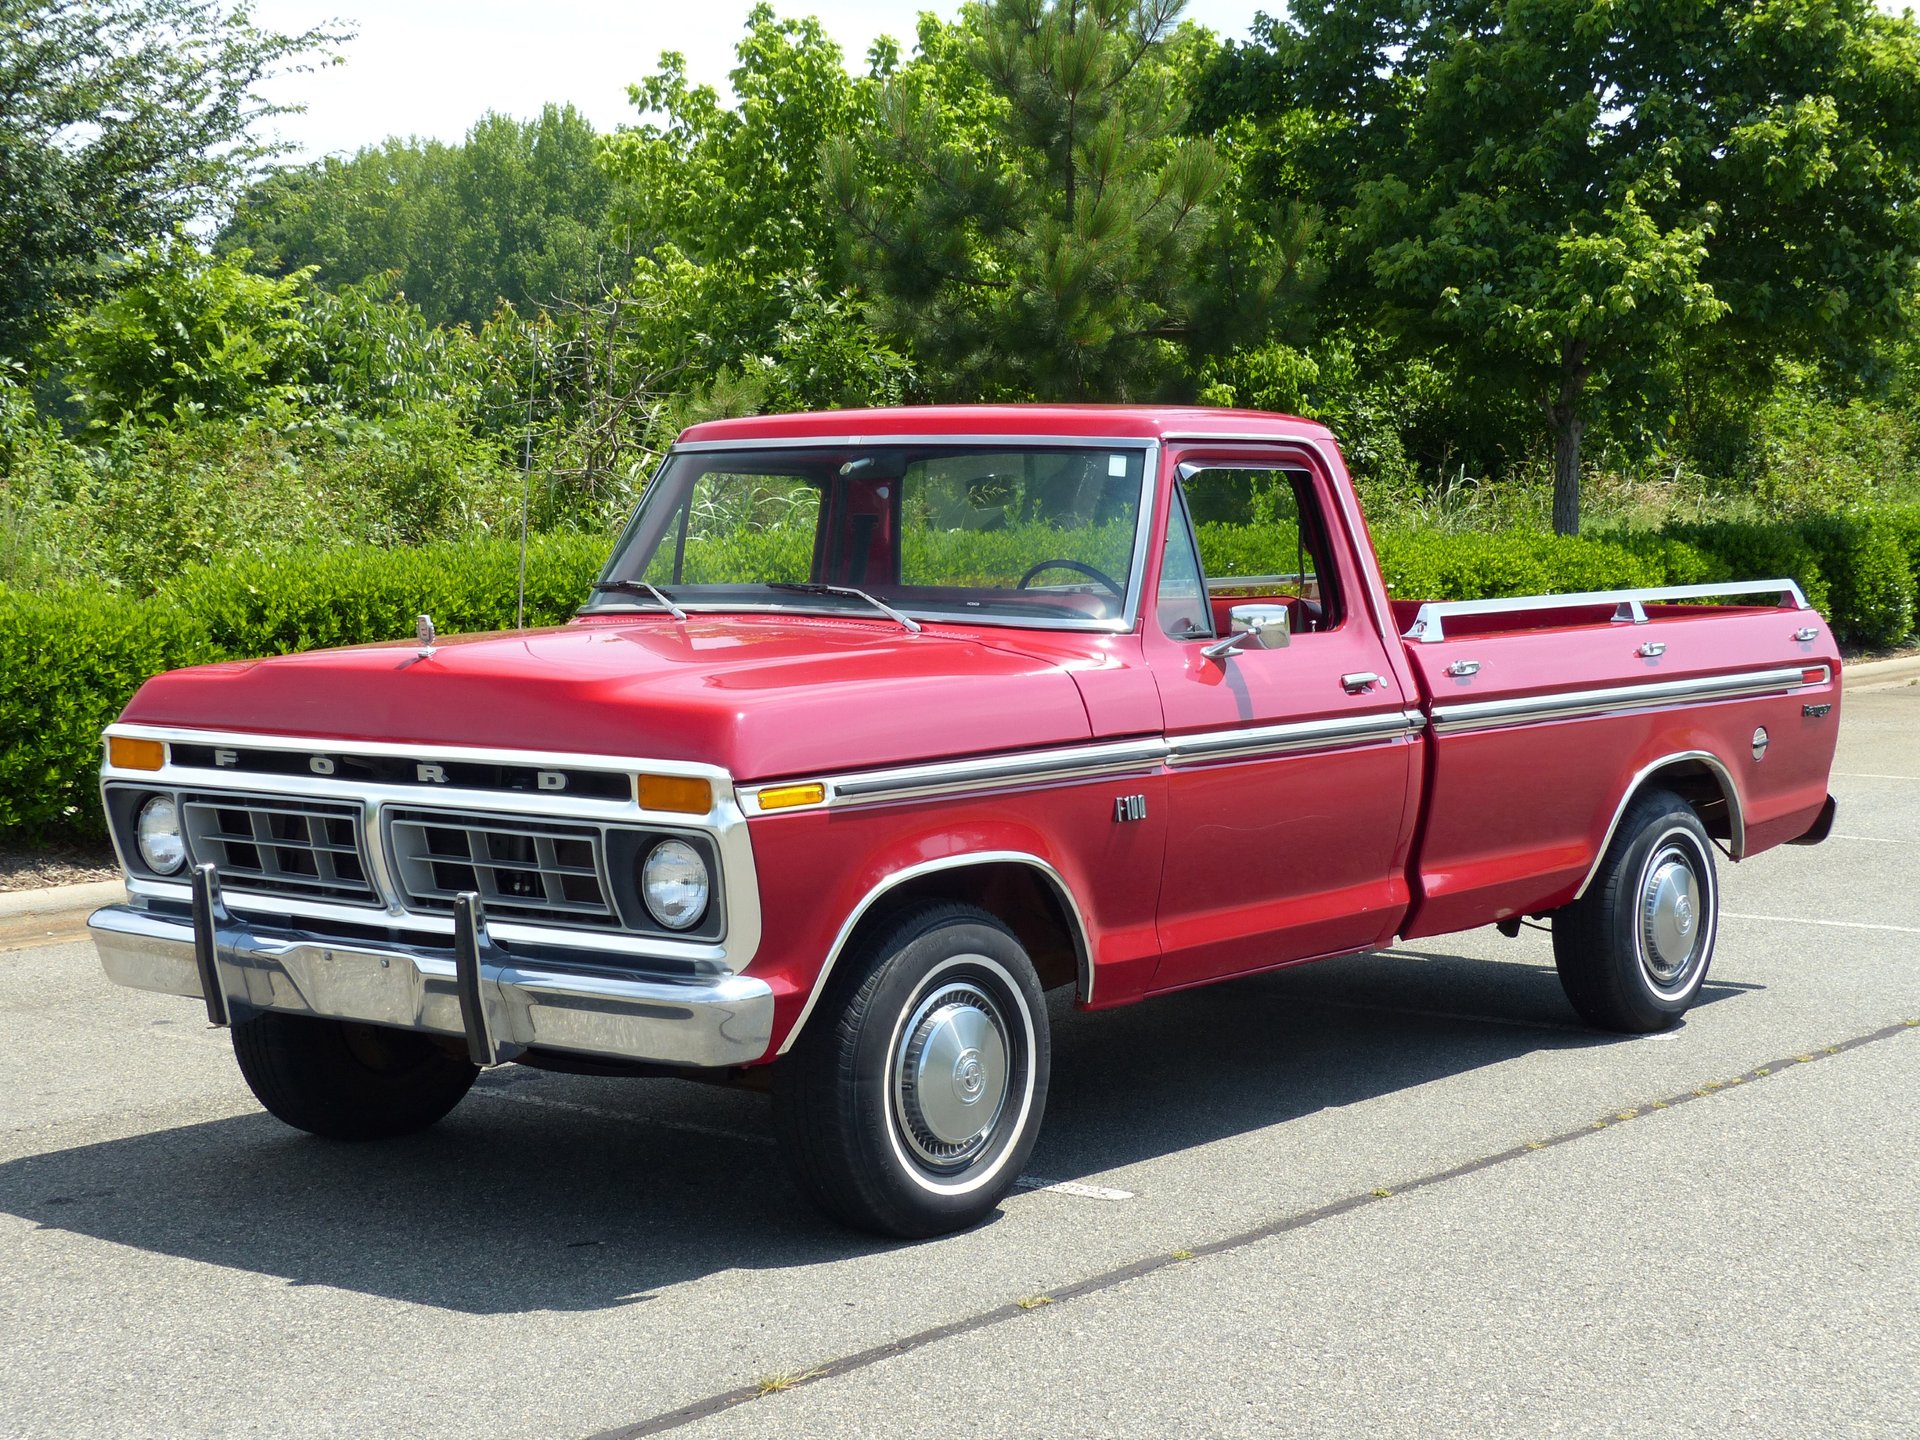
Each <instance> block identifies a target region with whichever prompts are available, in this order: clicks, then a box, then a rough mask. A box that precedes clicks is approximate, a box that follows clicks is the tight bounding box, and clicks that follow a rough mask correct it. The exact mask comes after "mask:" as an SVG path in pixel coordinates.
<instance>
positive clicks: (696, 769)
mask: <svg viewBox="0 0 1920 1440" xmlns="http://www.w3.org/2000/svg"><path fill="white" fill-rule="evenodd" d="M113 736H128V737H133V738H137V739H144V740H160V741H164V742H170V744H171V742H178V743H181V744H187V745H215V746H220V747H222V748H230V749H253V750H272V751H302V750H311V751H314V752H316V753H319V754H333V755H374V756H383V757H394V756H398V757H400V758H403V759H408V760H415V761H431V760H448V761H470V762H481V763H492V764H504V765H519V766H529V767H532V768H536V769H540V768H552V769H570V770H598V771H602V772H606V773H609V774H619V775H625V776H632V775H635V774H639V773H641V772H645V773H647V774H651V775H676V776H686V777H689V778H698V779H704V780H707V781H709V782H710V783H711V784H712V786H713V806H712V808H711V809H710V810H708V811H707V813H706V814H704V815H684V814H680V813H678V812H673V811H662V810H643V809H641V808H640V803H639V800H638V798H637V795H634V794H633V792H631V791H630V792H629V797H630V798H628V799H626V800H601V799H595V798H592V797H582V796H566V795H563V794H558V793H545V792H535V791H523V790H485V789H473V788H466V787H461V786H456V785H445V786H440V785H435V786H430V787H427V786H420V785H392V784H382V783H379V782H372V781H361V780H356V779H354V778H352V777H331V776H322V775H279V774H263V773H262V772H259V771H227V770H214V769H209V768H206V767H202V766H190V765H179V764H175V763H174V760H173V756H172V752H171V748H169V752H168V755H167V760H166V763H165V764H164V765H163V766H162V767H161V768H160V769H158V770H127V769H121V768H117V767H115V766H114V765H113V764H112V763H111V762H110V761H108V760H106V759H105V756H104V752H105V750H106V745H105V743H104V739H103V742H102V746H101V749H102V751H103V763H102V765H101V768H100V790H101V795H102V796H103V797H104V796H105V794H106V791H107V788H108V786H109V785H128V786H138V787H141V788H144V789H153V790H195V791H207V790H219V791H233V792H237V793H240V794H251V795H264V796H269V797H271V796H275V795H279V796H292V797H299V798H303V799H326V800H338V801H346V802H348V803H355V804H358V805H360V806H361V814H362V821H361V825H362V836H363V838H364V841H365V844H366V846H367V849H368V852H369V853H368V861H369V871H368V878H369V879H370V880H372V882H373V884H374V887H375V889H376V890H377V891H378V893H379V896H380V902H381V907H382V908H378V909H374V910H371V911H369V909H368V908H367V907H366V906H358V907H355V906H345V905H329V904H325V903H320V902H310V901H303V900H296V899H292V898H290V897H285V896H274V895H268V894H259V893H253V892H249V891H244V890H234V889H229V890H228V891H227V893H226V898H227V903H228V904H229V905H230V906H231V907H232V908H233V909H234V910H236V911H243V912H245V913H247V914H250V915H259V916H272V917H282V918H299V919H303V920H311V921H320V922H331V923H335V924H352V925H366V924H368V923H369V921H370V919H371V920H372V921H374V922H376V923H378V924H380V925H384V926H387V927H389V928H392V929H396V930H404V931H408V932H411V933H415V934H419V935H423V936H424V935H431V936H447V937H451V936H452V934H453V920H452V917H451V916H450V915H436V914H433V913H430V912H424V913H423V912H416V911H412V910H408V909H406V908H404V907H403V906H402V904H401V903H400V898H399V897H400V894H401V890H400V886H399V883H398V877H397V876H395V874H394V873H393V861H392V856H391V854H390V853H389V850H388V841H387V833H386V832H387V827H386V825H385V823H384V812H385V810H386V809H387V808H388V807H390V806H391V807H403V808H409V809H434V810H451V811H458V812H461V813H463V814H476V815H507V816H521V817H529V818H540V819H553V820H574V821H580V822H584V823H589V824H597V825H600V826H603V827H604V826H606V825H609V824H619V825H625V826H629V827H646V828H658V829H664V830H694V831H700V832H702V833H704V834H707V835H711V836H712V837H713V845H714V849H715V850H716V852H717V853H718V857H719V862H720V870H721V875H720V886H719V889H720V894H721V903H722V904H723V905H724V907H725V912H724V940H723V941H687V940H675V939H670V938H667V937H663V936H659V935H655V934H652V933H647V934H641V933H638V932H629V931H624V930H619V929H609V930H606V931H595V930H588V929H575V928H572V927H555V926H543V925H537V924H526V923H515V922H511V921H499V922H493V923H491V924H490V925H489V929H490V931H491V933H492V934H493V935H494V936H495V937H497V938H498V939H500V940H503V941H506V942H508V943H512V942H513V941H516V940H518V941H521V942H524V943H526V944H535V945H550V946H554V947H559V948H566V949H572V950H590V951H596V952H600V953H605V954H608V955H619V956H626V957H632V958H644V957H646V956H660V957H662V958H666V959H673V960H686V961H691V962H694V963H696V964H698V965H700V966H702V967H704V968H706V969H708V970H720V971H724V972H727V973H737V972H738V971H740V970H743V969H745V968H746V967H747V966H748V965H749V964H750V963H752V960H753V957H754V956H755V955H756V954H757V953H758V951H759V948H760V940H761V927H762V916H761V912H760V885H759V878H758V874H757V872H756V870H755V868H754V862H753V841H752V837H751V836H750V835H749V834H748V832H747V824H746V819H747V817H746V814H745V812H744V811H743V810H742V809H741V806H740V800H739V796H738V794H737V793H736V791H735V787H734V784H733V777H732V776H731V775H730V774H729V773H728V772H727V771H726V770H725V769H723V768H721V767H720V766H717V765H708V764H702V763H696V762H690V761H679V760H652V759H646V758H644V757H629V756H611V755H588V754H581V753H579V752H577V751H565V750H522V749H517V748H509V747H497V746H474V745H430V746H415V745H396V744H391V743H382V742H378V741H365V740H332V739H323V738H314V737H308V736H294V735H277V734H263V733H259V732H246V731H237V730H197V729H193V728H191V727H188V726H178V725H141V724H125V723H117V724H114V725H110V726H108V727H107V729H106V732H105V738H111V737H113ZM109 829H110V830H111V829H112V827H109ZM114 848H115V852H116V854H117V855H118V858H119V860H120V868H121V871H122V873H123V874H125V875H126V877H127V890H128V893H129V894H133V895H138V896H141V897H143V898H146V899H155V900H164V901H176V902H181V903H185V902H186V901H187V900H190V899H191V896H192V892H191V889H190V887H189V886H188V885H187V884H186V883H185V882H184V880H182V881H180V882H173V881H166V880H155V879H149V878H144V877H142V876H140V875H138V874H137V873H136V872H135V869H134V867H133V866H132V865H130V864H129V863H128V859H129V857H128V856H127V855H125V854H124V853H121V852H120V844H119V837H118V835H117V833H115V834H114Z"/></svg>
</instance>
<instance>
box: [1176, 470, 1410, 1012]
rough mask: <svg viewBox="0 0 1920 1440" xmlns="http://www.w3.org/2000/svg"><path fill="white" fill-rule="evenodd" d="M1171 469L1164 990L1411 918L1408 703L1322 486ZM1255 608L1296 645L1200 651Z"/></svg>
mask: <svg viewBox="0 0 1920 1440" xmlns="http://www.w3.org/2000/svg"><path fill="white" fill-rule="evenodd" d="M1171 464H1172V466H1173V469H1174V473H1175V475H1176V476H1177V477H1178V490H1177V493H1176V494H1175V495H1174V496H1173V500H1172V506H1171V509H1170V513H1169V517H1168V526H1167V538H1166V543H1165V547H1164V550H1163V554H1162V563H1161V569H1160V575H1159V583H1160V589H1159V592H1158V604H1157V607H1156V613H1153V614H1150V615H1149V618H1148V622H1147V626H1146V644H1147V647H1148V657H1149V663H1150V664H1151V667H1152V670H1153V675H1154V678H1155V682H1156V684H1157V685H1158V687H1159V692H1160V702H1161V708H1162V712H1163V714H1164V717H1165V724H1166V735H1167V739H1168V742H1169V745H1170V747H1171V749H1172V752H1173V753H1172V758H1171V761H1170V764H1169V772H1170V773H1169V778H1168V784H1167V801H1166V803H1167V809H1168V832H1167V861H1166V869H1165V878H1164V883H1163V884H1162V886H1161V892H1160V893H1161V901H1160V908H1159V915H1158V930H1159V939H1160V946H1161V960H1160V966H1159V969H1158V972H1157V973H1156V976H1155V980H1154V986H1153V988H1154V989H1156V990H1165V989H1175V988H1179V987H1181V986H1184V985H1192V984H1197V983H1200V982H1202V981H1206V980H1212V979H1217V978H1219V977H1222V976H1226V975H1233V974H1240V973H1245V972H1249V971H1254V970H1263V969H1269V968H1271V967H1273V966H1276V965H1282V964H1286V963H1288V962H1290V961H1294V960H1302V959H1308V958H1311V957H1314V956H1318V955H1327V954H1334V953H1338V952H1341V951H1350V950H1356V949H1364V948H1367V947H1370V946H1374V945H1378V944H1381V943H1384V942H1385V941H1386V940H1388V939H1389V938H1390V937H1391V936H1392V935H1393V933H1394V931H1395V929H1396V928H1397V926H1398V925H1399V923H1400V920H1401V919H1402V917H1403V916H1404V914H1405V912H1406V907H1407V903H1408V891H1407V881H1406V864H1407V855H1408V850H1409V847H1410V844H1411V835H1412V822H1413V813H1412V812H1413V805H1412V800H1413V795H1414V784H1415V774H1416V772H1415V763H1414V762H1415V744H1414V741H1413V739H1412V736H1413V735H1414V734H1416V733H1417V728H1416V727H1415V726H1414V725H1412V724H1410V723H1409V722H1408V721H1407V719H1406V712H1407V711H1408V710H1410V709H1411V708H1413V706H1414V701H1413V700H1412V699H1411V698H1410V697H1409V696H1407V695H1406V694H1405V693H1404V692H1403V690H1402V688H1401V684H1400V681H1399V680H1398V679H1397V678H1396V677H1395V672H1394V667H1393V666H1392V665H1390V664H1389V663H1388V660H1389V657H1388V653H1387V649H1386V645H1387V643H1388V642H1387V640H1386V639H1385V638H1384V637H1383V636H1382V635H1381V633H1380V630H1379V628H1378V625H1377V623H1376V621H1375V619H1374V617H1373V615H1372V614H1371V612H1370V609H1369V607H1368V604H1367V599H1366V596H1365V594H1364V592H1363V591H1362V589H1361V585H1360V577H1359V573H1358V570H1357V567H1356V566H1355V564H1354V561H1353V558H1352V551H1351V548H1350V547H1351V541H1350V539H1349V537H1348V536H1347V533H1346V531H1345V530H1344V528H1343V527H1340V528H1336V524H1337V517H1338V513H1339V512H1338V510H1337V509H1336V508H1335V507H1334V506H1333V505H1332V504H1331V503H1330V502H1331V498H1332V496H1331V485H1330V482H1329V480H1328V479H1327V477H1326V476H1325V474H1324V473H1323V472H1321V471H1320V470H1319V469H1318V468H1317V467H1316V466H1315V465H1314V464H1312V463H1311V462H1310V460H1309V457H1306V456H1303V455H1301V454H1300V453H1299V452H1296V451H1274V450H1261V449H1258V448H1252V449H1249V448H1246V447H1240V448H1236V449H1233V450H1219V449H1212V450H1203V449H1195V448H1192V447H1189V448H1188V449H1187V450H1186V451H1184V452H1178V451H1176V452H1175V453H1174V455H1173V456H1172V457H1171ZM1256 570H1257V571H1258V573H1253V572H1254V571H1256ZM1251 601H1261V602H1266V603H1278V604H1284V605H1286V606H1287V608H1288V610H1289V611H1290V613H1291V616H1292V621H1293V631H1294V633H1293V635H1292V637H1291V639H1290V641H1289V643H1288V644H1287V645H1286V646H1285V647H1284V648H1279V649H1271V650H1260V649H1244V650H1238V651H1235V652H1233V653H1232V654H1230V655H1227V656H1225V657H1223V658H1210V657H1208V656H1207V655H1205V654H1204V653H1203V651H1204V650H1205V649H1206V648H1207V647H1208V646H1209V645H1211V644H1213V643H1214V641H1215V640H1216V638H1218V637H1219V636H1222V635H1225V634H1226V633H1228V626H1229V615H1230V610H1231V606H1232V605H1233V604H1234V603H1236V602H1238V603H1247V602H1251Z"/></svg>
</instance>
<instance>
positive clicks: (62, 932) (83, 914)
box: [0, 880, 127, 949]
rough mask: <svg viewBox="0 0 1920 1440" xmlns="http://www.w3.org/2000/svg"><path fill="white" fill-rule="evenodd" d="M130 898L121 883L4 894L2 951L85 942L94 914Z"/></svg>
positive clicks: (0, 911) (101, 882)
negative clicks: (34, 945)
mask: <svg viewBox="0 0 1920 1440" xmlns="http://www.w3.org/2000/svg"><path fill="white" fill-rule="evenodd" d="M126 898H127V887H126V886H125V885H123V884H121V883H120V882H119V881H118V880H96V881H94V882H93V883H92V884H88V885H54V886H50V887H48V888H46V889H44V890H8V891H4V892H0V949H18V948H20V947H22V946H25V945H33V944H57V943H59V942H61V941H65V940H78V939H83V938H85V936H86V926H87V916H88V915H89V914H90V913H92V912H93V911H95V910H98V909H99V908H100V907H101V906H102V905H113V904H117V903H118V902H120V901H122V900H125V899H126Z"/></svg>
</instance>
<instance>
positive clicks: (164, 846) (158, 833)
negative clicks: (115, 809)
mask: <svg viewBox="0 0 1920 1440" xmlns="http://www.w3.org/2000/svg"><path fill="white" fill-rule="evenodd" d="M134 830H135V832H136V833H137V835H138V837H139V841H140V858H141V859H142V860H144V861H146V862H147V868H148V869H149V870H151V871H153V873H154V874H156V875H171V874H173V873H174V871H176V870H178V869H180V868H181V867H182V866H183V865H185V864H186V863H187V842H186V841H184V840H182V839H181V838H180V807H179V806H178V805H175V804H174V803H173V797H172V796H171V795H156V796H154V797H153V798H152V799H151V800H149V801H147V803H146V804H144V805H142V806H141V807H140V819H139V821H138V823H137V824H136V825H135V826H134Z"/></svg>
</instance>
